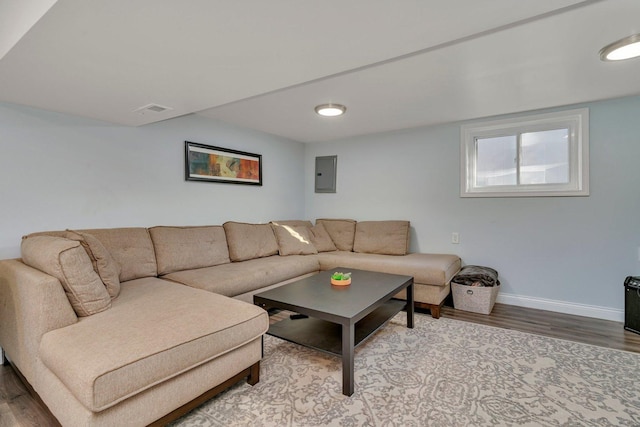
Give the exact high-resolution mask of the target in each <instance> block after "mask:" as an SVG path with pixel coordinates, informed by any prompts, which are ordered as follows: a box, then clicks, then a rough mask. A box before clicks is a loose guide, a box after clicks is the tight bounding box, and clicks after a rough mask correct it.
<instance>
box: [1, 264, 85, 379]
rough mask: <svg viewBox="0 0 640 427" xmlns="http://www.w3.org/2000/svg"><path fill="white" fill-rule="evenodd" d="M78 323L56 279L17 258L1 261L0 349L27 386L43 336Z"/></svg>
mask: <svg viewBox="0 0 640 427" xmlns="http://www.w3.org/2000/svg"><path fill="white" fill-rule="evenodd" d="M77 321H78V318H77V316H76V314H75V312H74V311H73V308H72V307H71V304H70V303H69V300H68V299H67V296H66V295H65V293H64V289H63V288H62V285H61V284H60V282H59V281H58V279H56V278H55V277H53V276H50V275H48V274H46V273H43V272H42V271H40V270H37V269H35V268H32V267H29V266H28V265H25V264H24V263H22V261H20V260H18V259H9V260H1V261H0V347H2V349H3V351H4V353H5V355H6V357H8V358H9V360H11V362H12V363H13V364H15V365H16V366H17V367H18V369H20V371H21V372H22V374H23V375H24V376H25V378H26V379H27V380H28V381H29V382H30V383H32V384H33V381H34V376H33V374H34V367H35V362H36V360H37V358H38V357H39V356H38V348H39V346H40V340H41V338H42V336H43V335H44V334H45V333H47V332H49V331H51V330H54V329H58V328H61V327H64V326H68V325H71V324H73V323H76V322H77Z"/></svg>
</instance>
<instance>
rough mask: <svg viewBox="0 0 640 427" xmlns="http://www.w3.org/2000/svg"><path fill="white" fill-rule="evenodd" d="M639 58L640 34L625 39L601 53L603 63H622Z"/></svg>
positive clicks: (603, 49) (606, 47)
mask: <svg viewBox="0 0 640 427" xmlns="http://www.w3.org/2000/svg"><path fill="white" fill-rule="evenodd" d="M638 56H640V34H634V35H632V36H629V37H625V38H623V39H621V40H618V41H617V42H614V43H611V44H610V45H608V46H605V47H603V48H602V50H601V51H600V59H601V60H603V61H621V60H623V59H631V58H636V57H638Z"/></svg>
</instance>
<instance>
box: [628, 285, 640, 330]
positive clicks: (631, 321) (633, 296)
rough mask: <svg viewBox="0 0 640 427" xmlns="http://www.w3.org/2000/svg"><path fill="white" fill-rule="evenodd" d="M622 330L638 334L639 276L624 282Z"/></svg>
mask: <svg viewBox="0 0 640 427" xmlns="http://www.w3.org/2000/svg"><path fill="white" fill-rule="evenodd" d="M624 328H625V329H626V330H627V331H631V332H635V333H636V334H640V276H628V277H627V278H626V279H625V280H624Z"/></svg>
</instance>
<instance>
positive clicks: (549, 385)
mask: <svg viewBox="0 0 640 427" xmlns="http://www.w3.org/2000/svg"><path fill="white" fill-rule="evenodd" d="M415 320H416V321H415V328H414V329H407V328H406V314H404V313H400V314H398V315H397V316H396V317H394V318H393V319H392V320H391V322H390V323H389V324H387V325H386V326H385V327H384V328H383V329H382V330H380V331H379V332H377V333H376V335H374V336H373V337H371V338H370V339H369V340H368V341H367V342H365V343H364V344H363V345H362V346H360V347H359V348H358V349H357V350H356V358H355V380H356V386H355V387H356V391H355V393H354V395H353V396H351V397H346V396H343V395H342V394H341V390H342V385H341V384H342V383H341V381H342V374H341V363H340V359H339V358H338V357H335V356H330V355H326V354H323V353H320V352H317V351H314V350H311V349H307V348H304V347H301V346H298V345H294V344H291V343H288V342H285V341H282V340H280V339H277V338H273V337H270V336H266V337H265V357H264V359H263V361H262V367H261V374H260V382H259V383H258V384H257V385H256V386H254V387H251V386H249V385H248V384H246V383H245V382H243V383H241V384H238V385H236V386H234V387H232V388H231V389H229V390H228V391H226V392H224V393H222V394H220V395H219V396H217V397H216V398H214V399H212V400H211V401H209V402H207V403H205V404H204V405H202V406H201V407H199V408H197V409H195V410H194V411H192V412H191V413H189V414H187V415H186V416H184V417H183V418H181V419H180V420H178V421H177V422H175V423H174V426H181V427H191V426H256V427H257V426H385V427H386V426H403V427H406V426H496V425H497V426H509V425H513V426H522V425H529V426H559V425H572V426H575V425H579V426H604V425H624V426H638V425H640V354H635V353H629V352H623V351H618V350H610V349H606V348H602V347H594V346H589V345H584V344H579V343H574V342H569V341H563V340H558V339H553V338H546V337H542V336H537V335H531V334H526V333H521V332H516V331H511V330H506V329H500V328H494V327H490V326H484V325H477V324H473V323H468V322H462V321H457V320H452V319H446V318H440V319H438V320H435V319H432V318H431V317H429V316H426V315H422V314H416V319H415Z"/></svg>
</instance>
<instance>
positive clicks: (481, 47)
mask: <svg viewBox="0 0 640 427" xmlns="http://www.w3.org/2000/svg"><path fill="white" fill-rule="evenodd" d="M638 18H640V0H589V1H576V0H519V1H514V0H483V1H478V0H349V1H345V0H324V1H322V2H317V1H300V0H270V1H264V0H242V1H238V0H215V1H214V0H190V1H186V2H185V1H182V2H177V1H169V0H136V1H130V0H109V1H104V0H58V1H55V0H3V2H0V101H4V102H11V103H18V104H24V105H29V106H34V107H38V108H44V109H49V110H53V111H59V112H65V113H71V114H77V115H81V116H86V117H91V118H96V119H100V120H105V121H108V122H113V123H118V124H123V125H131V126H140V125H144V124H148V123H153V122H156V121H160V120H165V119H168V118H171V117H177V116H180V115H184V114H189V113H197V114H201V115H203V116H207V117H211V118H215V119H219V120H223V121H226V122H230V123H234V124H237V125H240V126H244V127H248V128H252V129H257V130H261V131H265V132H269V133H273V134H276V135H281V136H284V137H287V138H291V139H294V140H298V141H303V142H317V141H327V140H333V139H338V138H344V137H349V136H356V135H366V134H370V133H376V132H383V131H389V130H396V129H403V128H409V127H415V126H423V125H430V124H436V123H444V122H451V121H459V120H466V119H472V118H478V117H486V116H492V115H497V114H504V113H511V112H518V111H527V110H533V109H538V108H546V107H553V106H560V105H568V104H573V103H580V102H587V101H594V100H599V99H605V98H612V97H619V96H625V95H636V94H640V77H639V76H640V59H634V60H630V61H625V62H619V63H604V62H601V61H600V60H599V56H598V51H599V50H600V49H601V48H602V47H603V46H604V45H606V44H609V43H611V42H613V41H616V40H618V39H620V38H623V37H625V36H628V35H631V34H635V33H640V19H638ZM8 23H10V24H11V25H8ZM327 102H337V103H342V104H345V105H346V106H347V113H346V114H345V115H344V116H342V117H339V118H332V119H327V118H321V117H319V116H317V115H316V114H315V113H314V111H313V108H314V106H315V105H317V104H321V103H327ZM151 103H153V104H159V105H162V106H167V107H170V108H171V110H168V111H165V112H161V113H154V112H150V111H145V112H144V113H143V114H141V113H140V112H136V111H135V110H136V109H138V108H139V107H142V106H145V105H148V104H151Z"/></svg>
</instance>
